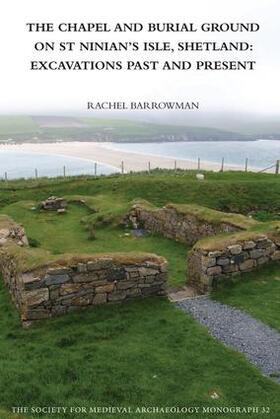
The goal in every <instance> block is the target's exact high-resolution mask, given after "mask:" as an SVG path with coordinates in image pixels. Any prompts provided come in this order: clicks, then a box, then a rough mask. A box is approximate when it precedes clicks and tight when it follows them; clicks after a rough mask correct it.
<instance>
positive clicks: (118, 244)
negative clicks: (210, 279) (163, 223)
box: [1, 195, 188, 287]
mask: <svg viewBox="0 0 280 419" xmlns="http://www.w3.org/2000/svg"><path fill="white" fill-rule="evenodd" d="M102 196H103V198H104V200H105V199H106V196H104V195H102ZM97 201H98V199H97ZM34 205H36V203H35V202H33V201H21V202H19V203H15V204H11V205H8V206H6V207H4V208H3V209H2V211H1V212H3V213H5V214H7V215H9V216H11V217H12V218H13V219H14V220H15V221H18V222H21V223H22V224H23V225H24V227H25V229H26V232H27V235H28V237H29V239H31V240H30V242H31V244H32V243H33V242H34V240H35V243H36V245H37V246H39V247H42V248H43V249H47V250H49V251H50V252H51V253H52V254H55V255H58V254H62V253H77V252H79V253H103V252H104V253H106V252H131V251H134V252H148V253H155V251H156V252H157V253H158V254H160V255H161V256H164V257H166V259H167V260H168V262H169V269H170V273H171V275H170V286H172V287H178V286H182V285H184V284H185V282H186V257H187V251H188V249H187V248H186V246H184V245H183V244H181V243H174V242H173V241H171V240H168V239H165V238H163V237H158V236H153V235H149V236H146V237H134V236H133V235H131V234H130V232H129V230H124V229H123V228H120V227H118V226H111V225H105V226H103V227H101V226H99V227H98V228H97V229H96V233H95V236H96V238H95V239H94V240H91V239H90V238H89V232H88V231H87V230H86V228H85V225H83V224H82V223H81V220H82V219H83V218H85V217H87V216H88V213H89V212H88V210H87V209H86V208H83V207H81V206H79V205H75V204H72V205H70V207H69V208H68V213H67V214H65V215H63V216H61V217H60V216H57V214H56V213H46V212H43V213H42V212H39V211H32V210H31V208H32V207H34ZM106 224H107V223H106Z"/></svg>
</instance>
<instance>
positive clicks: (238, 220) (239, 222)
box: [139, 201, 258, 230]
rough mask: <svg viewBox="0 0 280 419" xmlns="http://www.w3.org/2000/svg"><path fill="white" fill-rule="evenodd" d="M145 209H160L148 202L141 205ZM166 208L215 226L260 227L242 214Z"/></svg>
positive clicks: (181, 206)
mask: <svg viewBox="0 0 280 419" xmlns="http://www.w3.org/2000/svg"><path fill="white" fill-rule="evenodd" d="M139 204H140V206H141V205H142V206H143V207H144V208H145V207H146V208H147V209H149V210H154V211H157V210H159V208H156V207H152V206H151V204H150V203H149V202H147V201H145V202H143V203H142V204H141V201H140V202H139ZM165 207H166V208H169V209H174V210H175V211H176V212H177V213H179V214H183V215H193V216H195V217H196V218H197V219H198V220H200V221H206V222H209V223H213V224H221V223H228V224H230V225H232V226H235V227H238V228H240V229H243V230H246V229H248V228H251V227H253V226H255V225H258V222H257V221H256V220H254V219H251V218H249V217H244V215H241V214H232V213H224V212H221V211H217V210H213V209H211V208H207V207H203V206H200V205H197V204H196V205H194V204H173V203H170V204H167V205H165Z"/></svg>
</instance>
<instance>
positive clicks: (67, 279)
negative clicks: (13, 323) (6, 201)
mask: <svg viewBox="0 0 280 419" xmlns="http://www.w3.org/2000/svg"><path fill="white" fill-rule="evenodd" d="M1 221H2V224H1ZM1 234H2V236H3V238H4V237H5V242H3V244H2V245H0V272H1V275H2V278H3V280H4V282H5V284H6V286H7V288H8V290H9V292H10V294H11V296H12V299H13V301H14V303H15V305H16V307H17V308H18V310H19V312H20V315H21V320H22V322H23V325H24V326H29V325H30V324H32V323H33V322H36V321H38V320H42V319H46V318H50V317H55V316H58V315H61V314H65V313H68V312H71V311H75V310H81V309H83V308H86V307H89V306H95V305H97V304H106V303H121V302H126V301H128V300H131V299H134V298H143V297H147V296H151V295H157V296H162V295H165V293H166V282H167V262H166V260H165V259H164V258H162V257H160V256H156V255H151V254H139V255H137V254H135V253H127V254H118V253H113V254H108V255H105V256H104V255H83V256H81V255H78V254H77V255H72V256H71V255H63V256H64V259H61V260H56V261H55V262H49V261H48V260H46V261H45V262H44V263H41V265H40V266H38V267H37V268H36V269H31V270H28V269H23V268H22V265H21V262H20V260H21V259H22V258H26V257H28V252H30V249H29V247H28V241H27V238H26V235H25V232H24V229H23V227H21V226H19V225H17V224H16V223H14V222H13V221H12V220H11V219H8V218H5V219H0V235H1ZM23 247H24V249H23ZM23 251H24V252H25V253H24V254H23V253H22V252H23ZM31 256H32V258H33V256H34V255H33V254H32V255H31Z"/></svg>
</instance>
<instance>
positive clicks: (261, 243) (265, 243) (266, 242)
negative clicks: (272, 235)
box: [256, 238, 273, 249]
mask: <svg viewBox="0 0 280 419" xmlns="http://www.w3.org/2000/svg"><path fill="white" fill-rule="evenodd" d="M272 244H273V242H272V241H271V240H270V239H268V238H265V239H258V240H257V241H256V247H257V249H266V248H267V247H270V246H271V245H272Z"/></svg>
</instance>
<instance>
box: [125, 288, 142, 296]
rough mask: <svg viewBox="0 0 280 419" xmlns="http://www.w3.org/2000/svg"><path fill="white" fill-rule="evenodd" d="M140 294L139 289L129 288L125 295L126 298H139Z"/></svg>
mask: <svg viewBox="0 0 280 419" xmlns="http://www.w3.org/2000/svg"><path fill="white" fill-rule="evenodd" d="M141 294H142V292H141V289H140V288H130V289H129V290H127V292H126V295H127V297H131V298H133V297H139V296H140V295H141Z"/></svg>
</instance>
